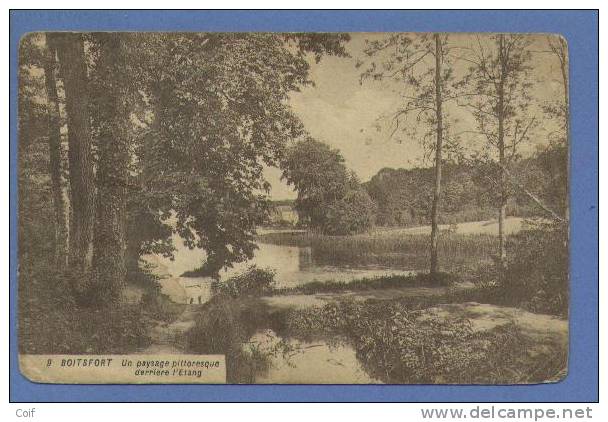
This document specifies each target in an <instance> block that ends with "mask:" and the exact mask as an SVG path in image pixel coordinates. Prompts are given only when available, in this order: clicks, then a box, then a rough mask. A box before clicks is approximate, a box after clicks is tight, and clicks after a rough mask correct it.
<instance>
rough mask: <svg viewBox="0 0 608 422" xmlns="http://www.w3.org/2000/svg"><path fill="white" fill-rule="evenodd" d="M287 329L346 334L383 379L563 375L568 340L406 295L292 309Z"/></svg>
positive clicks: (479, 380) (505, 379) (526, 379)
mask: <svg viewBox="0 0 608 422" xmlns="http://www.w3.org/2000/svg"><path fill="white" fill-rule="evenodd" d="M427 306H428V303H427ZM283 335H290V336H295V337H300V338H314V337H317V336H328V337H335V338H344V339H345V341H347V342H348V343H350V344H351V345H352V346H353V347H354V348H355V350H356V353H357V357H358V359H359V360H360V361H361V363H362V364H363V365H364V367H365V369H366V371H367V372H368V373H369V375H370V376H372V377H374V378H377V379H380V380H382V381H383V382H386V383H399V384H401V383H403V384H411V383H430V384H434V383H448V384H451V383H458V384H461V383H462V384H470V383H474V384H512V383H537V382H546V381H556V380H559V379H560V378H561V377H562V376H563V375H564V373H565V368H566V365H567V346H564V343H563V342H561V341H556V340H553V339H551V340H547V339H546V338H541V337H538V336H530V335H528V333H526V332H524V331H523V330H522V328H521V327H520V326H518V325H517V324H515V323H506V324H501V325H497V326H495V327H493V328H491V329H488V330H481V331H479V330H475V329H474V328H473V325H472V323H471V320H469V319H468V318H464V317H461V316H458V315H443V314H441V315H438V314H437V313H435V312H433V311H432V310H431V309H430V308H428V307H425V308H421V306H420V304H417V305H416V306H411V303H407V302H401V301H390V302H389V301H383V302H377V303H374V302H365V303H355V302H341V303H335V304H329V305H326V306H324V307H322V308H308V309H303V310H302V309H301V310H293V311H291V312H289V313H288V314H287V315H286V317H285V329H284V330H283Z"/></svg>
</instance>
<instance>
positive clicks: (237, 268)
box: [144, 235, 413, 303]
mask: <svg viewBox="0 0 608 422" xmlns="http://www.w3.org/2000/svg"><path fill="white" fill-rule="evenodd" d="M173 244H174V245H175V247H176V249H177V250H176V251H175V253H174V259H173V260H170V259H168V258H164V257H162V256H158V255H149V256H146V257H144V259H145V260H146V261H147V262H149V263H151V264H153V265H154V266H155V267H156V270H155V271H156V272H157V274H159V275H164V276H167V278H166V279H165V281H163V282H162V283H163V285H165V284H166V285H169V284H171V285H172V286H173V287H170V288H169V287H167V289H166V290H167V292H166V293H167V294H169V295H170V296H175V295H176V294H177V293H176V292H177V291H181V290H184V292H182V293H180V295H181V296H182V297H189V299H185V300H190V299H193V300H194V303H197V301H198V290H197V289H198V287H197V286H208V285H209V283H210V282H211V280H210V279H209V278H206V277H181V275H182V274H183V273H184V272H186V271H189V270H193V269H195V268H197V267H199V266H200V265H201V263H202V262H203V261H204V258H205V252H204V251H203V250H200V249H188V247H186V246H184V244H183V242H182V240H181V238H180V237H179V236H178V235H174V236H173ZM250 265H256V266H257V267H258V268H269V269H273V270H274V271H275V273H276V276H275V280H276V287H278V288H289V287H295V286H298V285H301V284H305V283H310V282H312V281H320V282H326V281H341V282H349V281H352V280H355V279H362V278H376V277H380V276H386V275H409V274H412V273H413V271H406V270H402V269H396V268H386V267H379V266H372V265H367V266H358V267H356V268H353V267H349V266H344V265H320V264H317V263H316V262H315V261H314V259H313V254H312V250H311V247H309V246H306V247H300V246H284V245H273V244H267V243H259V244H258V249H257V250H256V251H255V255H254V257H253V259H251V260H249V261H247V262H241V263H237V264H235V265H234V266H233V267H232V268H229V269H227V270H225V271H222V272H221V273H220V277H221V279H226V278H228V277H231V276H234V275H237V274H239V273H242V272H243V271H245V270H246V269H247V268H248V267H249V266H250ZM167 280H169V281H167ZM176 283H177V284H179V285H181V286H183V288H180V287H179V286H177V285H176ZM201 288H203V287H201ZM169 290H171V292H169ZM173 290H175V291H176V292H173ZM193 292H194V296H192V295H189V293H193ZM183 300H184V299H180V300H179V302H182V303H183Z"/></svg>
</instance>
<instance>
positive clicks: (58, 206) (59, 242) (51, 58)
mask: <svg viewBox="0 0 608 422" xmlns="http://www.w3.org/2000/svg"><path fill="white" fill-rule="evenodd" d="M46 45H47V51H46V57H45V59H44V79H45V88H46V96H47V101H48V126H49V127H48V130H49V155H50V163H49V172H50V175H51V188H52V197H53V209H54V214H55V266H56V267H57V268H58V269H63V268H65V267H66V265H67V258H68V228H67V220H66V214H65V201H64V198H63V187H62V182H61V122H60V118H59V116H60V114H59V99H58V97H57V84H56V79H55V71H56V67H57V66H56V63H57V61H56V50H55V44H54V38H53V34H49V35H47V40H46Z"/></svg>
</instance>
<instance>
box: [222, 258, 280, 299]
mask: <svg viewBox="0 0 608 422" xmlns="http://www.w3.org/2000/svg"><path fill="white" fill-rule="evenodd" d="M274 276H275V272H274V271H273V270H270V269H263V268H258V267H257V266H255V265H252V266H250V267H249V268H248V269H247V271H245V272H244V273H242V274H239V275H236V276H234V277H231V278H229V279H228V280H226V281H225V282H223V283H222V282H219V283H216V284H215V288H216V292H217V293H220V294H225V295H228V296H230V297H233V298H237V297H239V296H262V295H264V294H270V293H272V291H273V289H274V285H275V281H274Z"/></svg>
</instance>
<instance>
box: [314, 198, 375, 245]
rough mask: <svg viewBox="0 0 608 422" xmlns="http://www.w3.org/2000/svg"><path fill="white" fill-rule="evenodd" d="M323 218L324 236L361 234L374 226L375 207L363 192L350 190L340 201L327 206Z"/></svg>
mask: <svg viewBox="0 0 608 422" xmlns="http://www.w3.org/2000/svg"><path fill="white" fill-rule="evenodd" d="M325 218H326V220H325V224H324V227H323V232H324V233H325V234H329V235H348V234H355V233H362V232H364V231H366V230H368V229H370V228H371V227H372V226H373V225H374V222H375V218H376V205H375V204H374V202H373V201H372V199H371V198H370V197H369V195H368V194H367V192H366V191H365V190H363V189H356V190H351V191H349V192H347V193H346V194H345V195H344V197H343V198H342V199H340V200H338V201H335V202H333V203H330V204H329V205H327V211H326V217H325Z"/></svg>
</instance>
